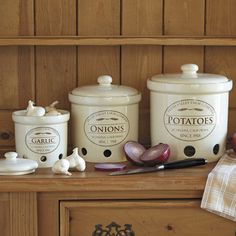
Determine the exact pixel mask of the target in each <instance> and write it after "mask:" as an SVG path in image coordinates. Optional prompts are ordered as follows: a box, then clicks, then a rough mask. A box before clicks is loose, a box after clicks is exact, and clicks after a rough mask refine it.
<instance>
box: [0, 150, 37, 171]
mask: <svg viewBox="0 0 236 236" xmlns="http://www.w3.org/2000/svg"><path fill="white" fill-rule="evenodd" d="M4 156H5V158H4V159H0V175H25V174H29V173H33V172H34V171H35V169H36V168H38V163H37V162H36V161H34V160H29V159H24V158H19V157H17V153H16V152H7V153H5V155H4Z"/></svg>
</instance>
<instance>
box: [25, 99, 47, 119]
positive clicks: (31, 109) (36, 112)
mask: <svg viewBox="0 0 236 236" xmlns="http://www.w3.org/2000/svg"><path fill="white" fill-rule="evenodd" d="M44 115H45V109H44V108H43V107H40V106H34V102H33V101H31V100H29V102H28V106H27V108H26V116H44Z"/></svg>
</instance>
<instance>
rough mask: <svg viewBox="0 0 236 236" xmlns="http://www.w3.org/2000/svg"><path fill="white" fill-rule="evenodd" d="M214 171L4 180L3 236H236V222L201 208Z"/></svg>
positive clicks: (0, 204) (47, 174)
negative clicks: (204, 192) (206, 184)
mask: <svg viewBox="0 0 236 236" xmlns="http://www.w3.org/2000/svg"><path fill="white" fill-rule="evenodd" d="M213 167H214V163H211V164H207V165H206V166H199V167H193V168H188V169H179V170H170V171H162V172H157V173H148V174H138V175H133V176H108V173H107V172H99V171H95V170H94V167H93V164H90V165H88V168H87V169H86V171H85V172H83V173H79V172H74V173H73V175H72V176H61V175H54V174H53V173H52V172H51V170H50V169H38V170H37V171H36V173H35V174H30V175H25V176H15V177H14V176H10V177H7V176H1V177H0V191H1V193H0V197H1V198H0V212H1V214H0V232H4V233H3V234H0V235H3V236H19V235H20V236H59V235H60V236H94V235H102V236H103V235H108V236H109V235H113V236H118V235H119V236H121V235H125V234H124V232H125V230H126V231H127V232H129V233H127V234H126V235H129V236H131V235H135V236H167V235H177V236H185V235H186V236H198V235H203V236H210V235H216V236H222V235H224V236H234V235H235V231H236V223H235V222H233V221H230V220H227V219H225V218H222V217H220V216H217V215H215V214H212V213H209V212H207V211H205V210H202V209H201V208H200V202H201V197H202V194H203V190H204V187H205V182H206V179H207V175H208V173H209V172H210V170H211V169H212V168H213ZM101 231H103V234H99V232H101ZM105 231H108V232H107V233H108V234H105ZM118 232H119V233H118ZM122 232H123V234H122ZM95 233H97V234H95ZM109 233H110V234H109ZM132 233H134V234H132Z"/></svg>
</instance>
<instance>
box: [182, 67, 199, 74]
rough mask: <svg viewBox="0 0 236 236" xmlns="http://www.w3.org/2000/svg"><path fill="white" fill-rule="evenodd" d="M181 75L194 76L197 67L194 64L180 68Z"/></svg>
mask: <svg viewBox="0 0 236 236" xmlns="http://www.w3.org/2000/svg"><path fill="white" fill-rule="evenodd" d="M181 70H182V71H183V74H188V75H194V74H197V71H198V65H196V64H185V65H182V66H181Z"/></svg>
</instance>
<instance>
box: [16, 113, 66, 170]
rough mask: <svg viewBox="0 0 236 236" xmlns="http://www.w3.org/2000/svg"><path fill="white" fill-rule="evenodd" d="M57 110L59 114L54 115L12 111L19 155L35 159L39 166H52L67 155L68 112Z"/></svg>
mask: <svg viewBox="0 0 236 236" xmlns="http://www.w3.org/2000/svg"><path fill="white" fill-rule="evenodd" d="M58 111H59V112H60V114H59V115H56V116H54V115H53V116H27V115H26V110H20V111H15V112H13V114H12V119H13V121H14V123H15V143H16V152H17V153H18V155H19V157H24V158H27V159H32V160H35V161H37V163H38V165H39V167H52V166H53V164H54V163H55V162H56V161H57V160H58V159H60V158H62V157H66V156H67V136H68V134H67V133H68V128H67V126H68V120H69V117H70V113H69V112H68V111H65V110H58Z"/></svg>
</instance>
